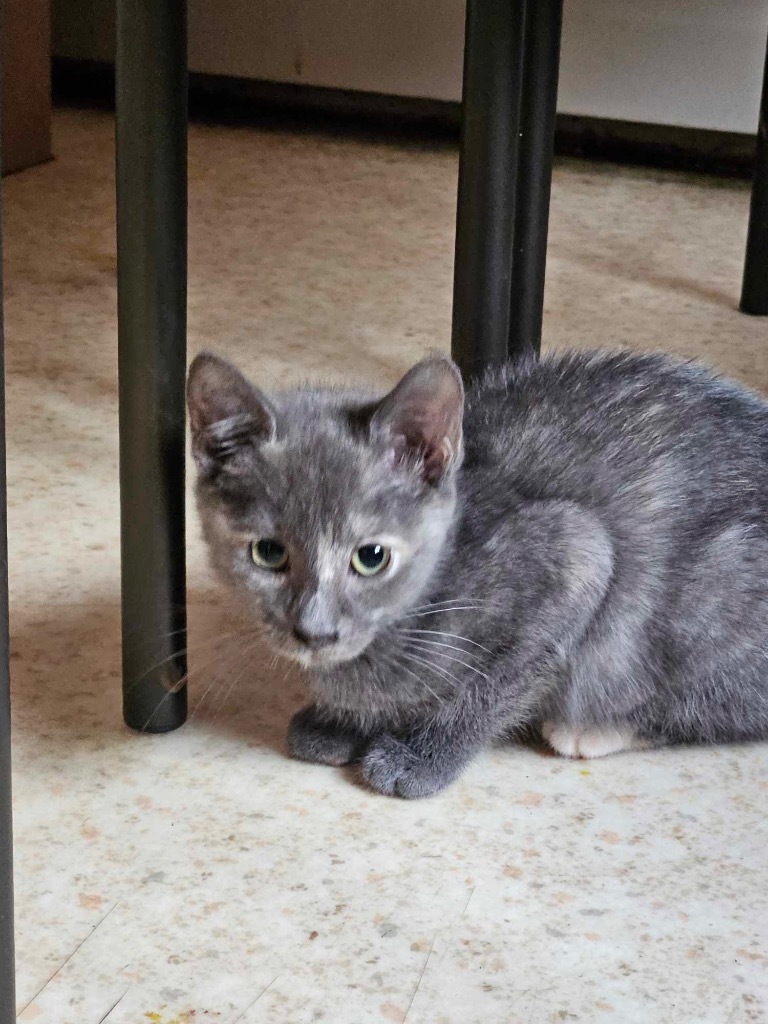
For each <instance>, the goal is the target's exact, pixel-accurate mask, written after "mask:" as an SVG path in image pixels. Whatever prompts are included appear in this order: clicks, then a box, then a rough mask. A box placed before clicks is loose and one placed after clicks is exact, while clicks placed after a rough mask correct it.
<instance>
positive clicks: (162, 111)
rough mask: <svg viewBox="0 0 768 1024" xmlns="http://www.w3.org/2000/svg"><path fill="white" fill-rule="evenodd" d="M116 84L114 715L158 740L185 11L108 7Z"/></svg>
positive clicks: (175, 566) (176, 654)
mask: <svg viewBox="0 0 768 1024" xmlns="http://www.w3.org/2000/svg"><path fill="white" fill-rule="evenodd" d="M116 75H117V94H116V103H117V252H118V327H119V331H118V335H119V370H120V500H121V526H122V607H123V712H124V716H125V721H126V722H127V724H128V725H129V726H131V727H132V728H134V729H141V730H146V731H149V732H166V731H168V730H170V729H175V728H177V727H178V726H180V725H181V724H182V723H183V722H184V719H185V717H186V705H187V695H186V686H185V685H184V682H183V681H184V679H185V673H186V666H185V657H184V651H185V649H186V638H185V637H186V634H185V626H186V608H185V562H184V416H185V411H184V377H185V368H186V263H187V177H186V175H187V168H186V160H187V51H186V4H185V3H184V2H183V0H153V2H152V3H147V2H146V0H118V2H117V68H116Z"/></svg>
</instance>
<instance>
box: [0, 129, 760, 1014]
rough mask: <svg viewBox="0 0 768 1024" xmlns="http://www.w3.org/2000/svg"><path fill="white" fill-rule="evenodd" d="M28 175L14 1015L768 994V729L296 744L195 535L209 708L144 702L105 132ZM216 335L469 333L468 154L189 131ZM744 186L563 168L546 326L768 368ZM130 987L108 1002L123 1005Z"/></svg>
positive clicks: (202, 261)
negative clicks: (395, 782)
mask: <svg viewBox="0 0 768 1024" xmlns="http://www.w3.org/2000/svg"><path fill="white" fill-rule="evenodd" d="M56 151H57V153H58V159H57V160H56V162H54V163H52V164H49V165H47V166H45V167H42V168H38V169H36V170H32V171H29V172H27V173H24V174H22V175H19V176H16V177H13V178H11V179H10V180H8V181H7V182H6V185H5V195H6V222H7V244H6V258H7V307H6V309H7V330H8V369H9V381H8V389H9V406H8V411H9V430H10V434H9V482H10V500H11V509H10V545H11V547H10V552H11V554H10V559H11V561H10V571H11V583H12V600H13V605H12V629H13V691H14V693H13V697H14V726H15V736H14V744H15V746H14V750H15V772H16V774H15V814H16V842H17V890H16V891H17V901H18V1001H19V1010H20V1019H21V1020H23V1021H35V1022H36V1024H98V1022H102V1021H104V1020H105V1019H106V1020H108V1021H109V1024H146V1022H148V1021H150V1022H155V1024H172V1022H176V1024H181V1022H186V1024H191V1022H195V1024H203V1022H205V1024H214V1022H216V1024H235V1022H241V1024H262V1022H264V1024H266V1022H270V1024H303V1022H314V1021H324V1022H328V1024H367V1022H395V1024H397V1022H404V1021H407V1024H517V1022H520V1024H560V1022H568V1021H582V1022H588V1024H592V1022H596V1024H601V1022H608V1021H611V1022H620V1024H648V1022H652V1024H656V1022H663V1024H666V1022H670V1024H672V1022H686V1024H687V1022H695V1024H739V1022H746V1021H761V1020H765V1019H766V1013H768V860H767V859H766V845H767V841H768V826H767V825H766V817H767V816H766V805H767V804H768V747H766V746H751V747H743V748H722V749H685V750H667V751H661V752H653V753H637V754H630V755H624V756H621V757H616V758H611V759H607V760H604V761H599V762H593V763H589V764H584V763H578V762H576V763H571V762H567V761H562V760H558V759H555V758H552V757H546V756H544V755H543V754H542V753H541V752H538V751H535V750H530V749H520V748H518V749H515V748H513V747H508V748H502V747H499V748H497V749H494V750H491V751H488V752H487V753H486V754H485V755H484V756H483V757H481V758H480V759H479V760H478V761H477V763H476V764H475V765H474V766H473V767H472V769H471V770H470V771H469V772H468V773H467V774H466V776H465V777H464V779H463V780H462V781H461V782H460V784H458V785H457V786H455V787H454V788H453V789H451V790H450V791H449V792H447V793H446V794H445V795H443V796H440V797H439V798H437V799H434V800H431V801H428V802H423V803H413V804H411V803H403V802H396V801H392V800H387V799H384V798H380V797H377V796H374V795H371V794H369V793H367V792H364V791H363V790H362V789H360V788H358V787H357V786H356V785H355V784H354V780H353V778H352V777H351V776H350V775H349V774H347V773H346V772H343V771H334V770H329V769H322V768H313V767H308V766H306V765H303V764H297V763H293V762H291V761H289V760H287V759H286V757H285V753H284V748H283V733H284V729H285V724H286V721H287V718H288V716H289V714H290V713H291V711H292V710H293V709H294V708H295V707H297V706H298V704H299V702H300V700H301V692H300V687H299V684H298V683H297V681H296V680H290V679H284V678H281V677H280V676H278V677H275V678H273V677H272V676H271V675H270V673H269V671H268V665H269V661H268V660H267V659H265V657H264V656H263V655H261V654H260V653H259V652H258V651H247V650H244V649H243V648H242V646H238V644H236V643H232V642H228V641H222V642H221V643H220V644H219V645H218V653H217V651H216V644H215V638H216V636H217V635H220V634H223V633H226V632H227V631H228V630H230V629H231V628H232V627H231V625H230V622H231V616H230V611H229V610H228V608H227V606H226V603H225V602H224V601H222V600H221V599H220V598H219V597H218V596H217V594H216V592H215V589H214V588H213V587H212V585H211V583H210V581H209V579H208V576H207V573H206V570H205V566H204V560H203V556H202V551H201V546H200V543H199V539H198V535H197V530H196V527H195V524H194V519H193V518H192V517H191V518H192V521H191V524H190V527H189V562H190V601H191V666H192V678H191V698H192V705H193V708H194V713H193V716H192V721H191V722H190V724H189V725H188V726H187V727H186V728H185V729H183V730H182V731H180V732H178V733H175V734H172V735H168V736H162V737H148V736H138V735H134V734H131V733H129V732H127V731H126V730H125V729H124V728H123V726H122V725H121V720H120V680H119V646H118V616H119V608H118V593H119V591H118V568H119V564H118V491H117V404H116V350H115V290H114V271H115V255H114V233H113V219H114V218H113V178H112V166H113V150H112V124H111V121H110V120H109V119H108V118H106V117H105V116H103V115H99V114H93V113H74V112H71V113H66V112H65V113H60V114H59V115H58V116H57V119H56ZM190 157H191V281H190V299H189V306H190V309H189V312H190V317H189V319H190V324H189V326H190V350H191V351H192V352H194V351H195V350H197V349H198V348H200V347H202V346H203V345H206V346H215V347H216V348H218V349H220V350H221V351H223V352H224V353H227V354H229V355H231V356H232V357H235V358H236V359H237V360H239V361H240V362H241V363H242V365H243V366H244V367H245V368H246V369H247V370H249V371H250V372H252V373H253V374H254V375H256V376H257V377H258V379H259V380H260V381H262V382H264V383H266V384H271V383H275V382H285V381H289V380H295V379H297V378H301V377H305V376H313V377H314V376H316V375H321V376H325V377H329V378H332V379H346V378H358V379H366V380H372V381H377V382H379V383H380V384H381V386H382V387H384V386H385V385H387V384H389V383H390V382H391V381H392V380H393V379H394V378H395V377H396V376H397V374H398V373H400V372H401V371H402V370H403V369H404V368H405V367H406V366H407V365H408V364H409V363H410V362H411V361H412V360H415V359H416V358H417V357H418V356H419V355H420V354H421V353H422V352H424V351H425V350H426V349H428V348H430V347H446V345H447V344H448V337H449V318H450V299H451V265H452V255H453V218H454V191H455V183H456V153H455V149H454V147H452V146H448V145H436V144H427V143H425V144H424V145H423V146H417V145H414V144H410V145H407V144H404V143H400V144H394V143H387V142H384V141H378V142H376V141H370V140H369V141H361V140H356V139H354V138H352V137H344V138H334V137H331V136H323V135H312V134H297V133H293V134H292V133H290V132H280V131H275V130H265V131H257V130H247V129H243V128H226V129H224V128H221V129H217V128H212V127H205V126H197V127H194V128H193V130H192V133H191V153H190ZM747 202H748V194H747V188H746V186H745V185H744V184H741V183H733V182H723V181H717V180H707V179H703V178H686V177H684V176H679V175H672V174H661V173H654V172H652V171H639V170H619V169H616V168H614V167H604V166H599V165H592V164H585V163H577V162H566V163H562V164H560V165H559V166H558V168H557V172H556V174H555V182H554V195H553V211H552V231H551V250H550V251H551V255H550V275H549V284H548V292H547V309H546V342H547V344H549V345H553V344H557V345H562V344H568V343H570V344H575V345H615V344H622V345H625V344H628V345H633V346H637V347H641V348H656V347H663V348H668V349H672V350H674V351H676V352H680V353H685V354H687V355H691V356H694V355H700V356H703V357H705V358H707V359H709V360H712V361H714V362H716V363H717V364H718V365H719V366H721V367H722V368H724V369H725V370H727V371H729V372H732V373H734V374H736V375H738V376H739V377H741V378H743V379H744V380H747V381H749V382H751V383H752V384H754V385H755V386H757V387H761V388H763V389H766V390H768V322H766V321H760V320H755V319H749V318H747V317H743V316H741V315H739V314H738V313H737V311H736V308H735V307H736V301H737V296H738V283H739V278H740V272H741V260H742V253H743V244H744V234H745V219H746V210H747ZM112 1007H114V1009H111V1008H112Z"/></svg>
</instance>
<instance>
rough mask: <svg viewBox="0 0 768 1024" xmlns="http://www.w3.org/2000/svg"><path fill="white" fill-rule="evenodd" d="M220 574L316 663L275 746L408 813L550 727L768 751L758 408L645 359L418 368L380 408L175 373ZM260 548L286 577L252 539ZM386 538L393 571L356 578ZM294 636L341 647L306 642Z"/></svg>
mask: <svg viewBox="0 0 768 1024" xmlns="http://www.w3.org/2000/svg"><path fill="white" fill-rule="evenodd" d="M189 402H190V415H191V420H192V426H193V451H194V454H195V458H196V460H197V463H198V466H199V468H200V474H199V483H198V496H199V507H200V512H201V516H202V522H203V527H204V531H205V535H206V538H207V541H208V544H209V546H210V550H211V555H212V560H213V564H214V565H215V566H216V568H217V569H218V571H219V572H220V574H221V575H222V576H223V577H224V578H225V579H226V580H227V581H228V582H229V583H230V584H232V585H234V586H235V588H237V590H238V591H239V593H240V594H241V595H242V598H243V600H244V601H247V602H250V604H251V606H252V608H253V614H254V616H256V617H257V619H258V620H259V621H260V622H262V623H263V624H264V627H265V629H266V631H267V633H268V635H269V638H270V640H271V642H272V643H273V645H274V646H275V648H276V649H277V650H278V651H280V652H282V653H283V654H286V655H288V656H289V657H293V658H294V659H296V660H299V661H301V662H302V663H303V664H304V665H305V666H306V667H307V668H308V670H309V672H308V675H309V685H310V687H311V690H312V694H313V701H314V703H313V704H312V706H310V707H309V708H307V709H305V710H304V711H303V712H301V713H300V714H299V715H298V716H296V717H295V719H294V720H293V722H292V724H291V728H290V733H289V746H290V749H291V752H292V753H293V754H294V755H295V756H296V757H299V758H303V759H306V760H310V761H317V762H323V763H328V764H341V763H346V762H349V761H359V762H360V771H361V773H362V776H363V778H364V779H365V780H366V781H367V782H368V784H370V785H371V786H373V787H374V788H375V789H377V790H379V791H381V792H383V793H388V794H397V795H400V796H404V797H419V796H427V795H430V794H432V793H435V792H437V791H439V790H440V789H442V788H443V787H444V786H446V785H447V784H448V783H450V782H451V781H452V780H453V779H454V778H455V777H456V776H457V774H458V773H459V772H460V771H461V770H462V768H463V767H464V766H465V765H466V764H467V763H468V762H469V761H470V760H471V759H472V757H473V756H474V755H475V753H476V752H477V751H478V749H479V748H480V747H481V746H482V745H483V744H485V743H487V742H488V741H490V740H491V739H493V738H494V737H498V736H500V735H502V734H506V733H508V732H510V731H513V730H519V729H523V728H529V727H531V726H533V727H539V728H540V727H541V726H542V724H543V723H545V722H546V723H548V724H550V725H551V724H552V723H554V724H555V725H562V726H566V727H568V728H576V729H581V728H584V729H589V728H592V727H596V728H610V727H616V728H618V729H626V730H628V731H629V733H631V734H632V735H634V736H635V737H637V739H638V741H639V742H642V743H644V744H646V745H651V746H654V745H661V744H666V743H682V742H718V741H729V740H730V741H732V740H753V739H759V738H763V737H765V736H766V735H767V734H768V572H767V570H768V403H766V402H765V401H763V400H762V399H761V398H759V397H758V396H757V395H755V394H753V393H752V392H750V391H748V390H747V389H745V388H743V387H741V386H739V385H737V384H735V383H733V382H730V381H727V380H722V379H719V378H718V377H716V376H715V375H714V374H713V373H711V372H710V371H709V370H707V369H704V368H703V367H701V366H698V365H695V364H689V363H681V362H678V361H675V360H673V359H671V358H668V357H665V356H661V355H636V354H612V353H571V354H558V355H550V356H547V357H546V358H544V359H542V360H541V361H540V362H538V363H536V362H530V363H525V364H523V365H518V366H514V367H513V366H507V367H504V368H503V369H502V370H500V371H497V372H495V373H492V374H489V375H488V376H487V377H486V378H485V379H484V380H483V381H482V382H481V383H479V384H477V385H476V386H473V387H472V388H471V389H470V390H469V392H468V393H467V395H466V403H465V408H464V411H463V440H462V436H461V430H460V427H461V422H462V408H461V403H462V395H461V388H460V385H458V383H457V375H456V371H455V368H454V367H453V364H451V363H450V362H449V361H448V360H446V359H441V358H439V357H435V358H432V359H430V360H427V361H425V362H423V363H421V364H419V365H418V366H417V367H416V368H414V370H412V371H411V372H410V374H409V375H407V376H406V378H405V379H404V381H403V382H401V384H400V385H399V386H398V389H395V391H394V392H392V393H391V394H390V395H389V396H386V397H385V399H384V400H381V401H378V402H377V401H376V400H374V399H373V398H372V397H371V396H367V395H360V394H354V393H351V392H344V391H329V390H313V389H305V390H296V391H291V392H285V393H281V394H276V395H272V396H270V397H269V398H268V399H267V398H266V397H265V396H264V395H263V394H262V393H261V392H259V391H258V390H257V389H255V388H254V387H253V386H252V385H250V384H248V383H247V382H246V381H245V379H244V378H243V377H241V376H240V375H239V373H238V372H237V371H236V370H235V369H234V368H233V367H231V366H230V365H229V364H227V363H225V362H224V361H223V360H219V359H217V358H216V357H214V356H208V355H203V356H201V357H198V359H197V360H196V361H195V364H194V365H193V367H192V369H191V371H190V385H189ZM264 536H269V537H273V536H279V537H280V538H282V539H283V541H284V542H285V543H286V544H287V545H288V547H289V550H290V558H291V565H290V567H289V569H288V571H287V572H285V573H283V574H280V575H276V574H270V573H269V572H266V571H264V570H261V569H258V568H257V567H256V566H254V565H253V564H252V562H251V560H250V557H249V555H248V541H249V539H250V538H254V537H264ZM382 536H386V537H388V538H393V539H394V543H395V545H396V546H397V547H400V548H401V549H402V552H403V554H402V557H401V559H400V562H399V564H398V565H396V566H395V569H394V571H393V572H392V573H390V574H387V573H385V574H383V575H382V577H374V578H373V579H361V578H359V577H358V578H356V577H355V576H354V574H353V573H352V572H351V571H350V569H349V559H350V555H351V552H352V551H353V550H354V549H355V547H356V546H357V545H359V544H362V543H365V542H369V541H374V540H378V539H379V538H380V537H382ZM297 623H301V624H302V625H307V624H308V628H310V629H322V630H328V629H332V630H333V631H334V632H338V633H339V640H338V642H337V643H335V644H333V645H331V647H330V648H327V647H326V648H323V649H322V650H318V651H311V650H308V649H307V648H306V647H302V645H301V643H300V642H299V641H297V640H296V639H295V637H294V635H293V633H292V630H293V628H294V626H296V624H297Z"/></svg>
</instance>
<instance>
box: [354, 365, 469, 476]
mask: <svg viewBox="0 0 768 1024" xmlns="http://www.w3.org/2000/svg"><path fill="white" fill-rule="evenodd" d="M463 417H464V385H463V384H462V382H461V374H460V373H459V370H458V367H457V366H456V364H455V363H453V362H452V361H451V360H450V359H448V358H447V357H446V356H430V357H429V358H428V359H423V360H422V361H421V362H420V363H417V364H416V366H414V367H413V368H412V369H410V370H409V371H408V373H406V375H405V376H404V377H403V378H402V380H401V381H400V383H399V384H397V385H396V386H395V388H394V389H393V390H392V391H390V393H389V394H388V395H385V397H384V398H383V399H382V400H381V402H379V403H378V405H377V406H376V408H375V410H374V412H373V415H372V416H371V420H370V423H371V429H372V431H373V432H375V433H385V434H387V435H389V437H390V438H391V439H392V445H393V448H394V450H395V454H396V456H397V457H399V458H403V457H405V458H412V459H413V460H414V461H416V462H418V464H419V465H420V467H421V472H422V476H423V479H424V480H425V481H426V482H427V483H430V484H436V483H439V482H440V480H442V479H443V478H444V477H445V476H446V475H447V474H448V473H449V472H451V471H452V470H454V469H456V468H457V467H458V466H459V464H460V463H461V454H462V421H463Z"/></svg>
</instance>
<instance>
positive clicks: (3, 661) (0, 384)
mask: <svg viewBox="0 0 768 1024" xmlns="http://www.w3.org/2000/svg"><path fill="white" fill-rule="evenodd" d="M0 42H1V40H0ZM1 52H2V46H0V53H1ZM1 80H2V59H1V58H0V81H1ZM0 162H1V161H0ZM2 262H3V247H2V204H1V203H0V1024H13V1021H15V1020H16V996H15V981H14V974H15V968H14V956H13V825H12V819H11V691H10V677H9V671H8V544H7V540H6V538H7V505H6V489H5V359H4V344H3V302H2V294H3V278H2Z"/></svg>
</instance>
